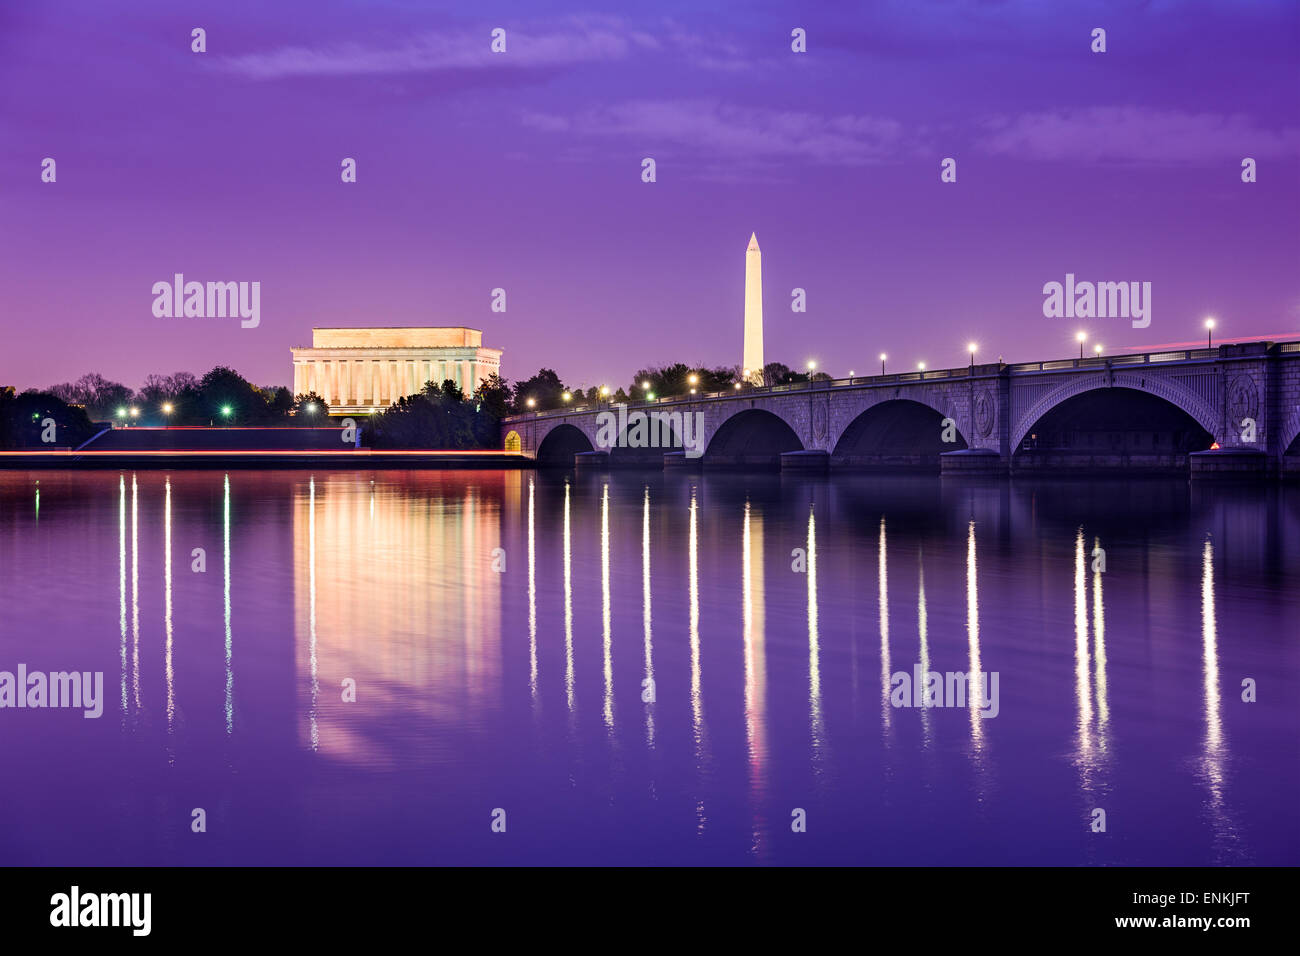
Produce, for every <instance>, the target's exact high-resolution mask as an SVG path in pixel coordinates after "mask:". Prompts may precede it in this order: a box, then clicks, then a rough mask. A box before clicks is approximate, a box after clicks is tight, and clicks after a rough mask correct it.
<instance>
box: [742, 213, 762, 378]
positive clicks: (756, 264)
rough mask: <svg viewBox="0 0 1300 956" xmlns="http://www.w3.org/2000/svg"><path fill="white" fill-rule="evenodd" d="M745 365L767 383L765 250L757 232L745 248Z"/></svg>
mask: <svg viewBox="0 0 1300 956" xmlns="http://www.w3.org/2000/svg"><path fill="white" fill-rule="evenodd" d="M741 368H742V369H743V370H744V376H745V378H746V379H747V380H748V381H751V382H753V383H754V384H756V385H762V384H763V253H761V252H760V251H759V249H758V235H757V234H756V233H750V235H749V247H748V248H746V249H745V361H744V363H743V364H742V365H741Z"/></svg>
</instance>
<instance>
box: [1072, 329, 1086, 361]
mask: <svg viewBox="0 0 1300 956" xmlns="http://www.w3.org/2000/svg"><path fill="white" fill-rule="evenodd" d="M1075 339H1076V340H1077V341H1078V343H1079V358H1083V343H1084V342H1086V341H1088V333H1087V332H1079V333H1078V334H1077V335H1075Z"/></svg>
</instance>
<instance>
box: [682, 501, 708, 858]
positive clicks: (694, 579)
mask: <svg viewBox="0 0 1300 956" xmlns="http://www.w3.org/2000/svg"><path fill="white" fill-rule="evenodd" d="M698 509H699V505H698V503H697V501H696V489H695V486H693V485H692V486H691V511H690V519H691V520H690V531H689V535H690V537H689V539H688V540H689V544H688V549H687V589H688V591H689V594H688V596H687V599H688V601H689V614H690V617H689V625H688V626H689V637H690V644H691V737H692V739H693V740H694V742H695V771H696V777H695V782H696V787H697V788H699V789H701V790H702V785H703V782H704V776H705V773H706V772H707V768H706V756H705V754H706V741H705V726H704V693H703V690H702V687H701V676H702V672H701V670H700V538H699V523H698ZM706 823H707V818H706V816H705V814H704V800H703V798H702V797H697V798H696V801H695V829H696V832H697V833H703V832H704V826H705V824H706Z"/></svg>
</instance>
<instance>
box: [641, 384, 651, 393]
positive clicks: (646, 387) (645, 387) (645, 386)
mask: <svg viewBox="0 0 1300 956" xmlns="http://www.w3.org/2000/svg"><path fill="white" fill-rule="evenodd" d="M641 391H643V392H648V391H650V383H649V382H642V383H641Z"/></svg>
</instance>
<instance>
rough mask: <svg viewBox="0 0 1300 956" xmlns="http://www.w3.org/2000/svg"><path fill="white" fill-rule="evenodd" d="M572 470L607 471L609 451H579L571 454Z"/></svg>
mask: <svg viewBox="0 0 1300 956" xmlns="http://www.w3.org/2000/svg"><path fill="white" fill-rule="evenodd" d="M573 469H574V471H609V452H607V451H580V452H578V453H577V454H575V455H574V456H573Z"/></svg>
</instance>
